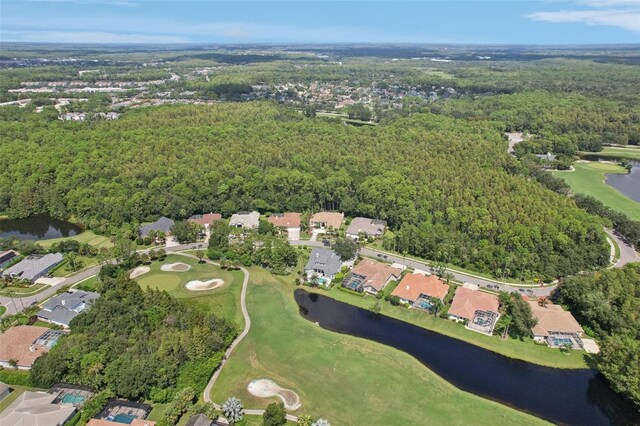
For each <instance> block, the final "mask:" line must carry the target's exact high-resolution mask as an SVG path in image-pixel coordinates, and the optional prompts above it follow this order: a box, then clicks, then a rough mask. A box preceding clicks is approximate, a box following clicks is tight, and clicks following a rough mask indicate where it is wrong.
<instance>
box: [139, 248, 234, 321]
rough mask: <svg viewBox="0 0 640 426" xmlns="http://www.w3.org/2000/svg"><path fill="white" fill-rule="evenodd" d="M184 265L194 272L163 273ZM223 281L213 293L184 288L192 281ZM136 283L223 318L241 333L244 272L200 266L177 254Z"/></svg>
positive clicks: (168, 257) (158, 263) (158, 264)
mask: <svg viewBox="0 0 640 426" xmlns="http://www.w3.org/2000/svg"><path fill="white" fill-rule="evenodd" d="M171 263H185V264H187V265H189V266H191V268H189V270H187V271H183V272H168V271H162V270H161V269H160V268H161V266H162V265H167V264H171ZM214 278H215V279H221V280H223V281H224V284H222V285H221V286H220V287H216V288H213V289H211V290H201V291H191V290H188V289H186V288H185V285H186V283H188V282H189V281H209V280H211V279H214ZM134 280H135V281H136V282H137V283H138V284H139V285H140V287H142V288H143V289H146V288H153V289H158V290H164V291H166V292H167V293H169V294H170V295H171V296H173V297H175V298H177V299H180V300H182V301H183V302H184V303H186V304H187V305H189V306H191V307H193V308H194V309H198V310H202V311H206V312H209V313H212V314H215V315H216V316H218V317H220V318H226V319H228V320H230V321H232V322H234V323H235V325H236V326H237V327H238V329H239V330H240V329H242V327H243V325H244V320H243V318H242V313H241V311H240V291H241V289H242V272H240V271H228V270H225V269H222V268H220V267H219V266H216V265H212V264H210V263H199V262H198V259H193V258H191V257H187V256H181V255H178V254H169V255H168V256H167V257H166V259H165V260H163V261H162V262H153V263H152V264H151V265H149V272H147V273H146V274H144V275H140V276H139V277H137V278H134Z"/></svg>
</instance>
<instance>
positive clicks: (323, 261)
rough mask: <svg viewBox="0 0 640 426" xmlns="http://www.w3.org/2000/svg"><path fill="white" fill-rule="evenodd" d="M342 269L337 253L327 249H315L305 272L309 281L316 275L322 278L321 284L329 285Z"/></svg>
mask: <svg viewBox="0 0 640 426" xmlns="http://www.w3.org/2000/svg"><path fill="white" fill-rule="evenodd" d="M340 269H342V261H341V260H340V256H338V254H337V253H336V252H334V251H333V250H328V249H325V248H314V249H313V250H311V256H309V261H308V262H307V265H306V266H305V267H304V272H305V274H306V275H307V279H311V277H312V276H313V275H314V274H315V275H317V276H318V277H319V278H321V279H320V284H329V283H330V282H331V280H332V279H333V278H334V277H335V276H336V274H337V273H338V272H340Z"/></svg>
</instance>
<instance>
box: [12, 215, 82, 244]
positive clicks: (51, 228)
mask: <svg viewBox="0 0 640 426" xmlns="http://www.w3.org/2000/svg"><path fill="white" fill-rule="evenodd" d="M80 232H82V228H81V227H80V226H78V225H74V224H73V223H69V222H66V221H64V220H59V219H54V218H52V217H50V216H47V215H37V216H30V217H27V218H24V219H0V238H6V237H18V238H19V239H21V240H48V239H50V238H61V237H73V236H74V235H77V234H79V233H80Z"/></svg>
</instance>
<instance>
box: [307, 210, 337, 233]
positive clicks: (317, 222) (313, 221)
mask: <svg viewBox="0 0 640 426" xmlns="http://www.w3.org/2000/svg"><path fill="white" fill-rule="evenodd" d="M343 220H344V213H338V212H318V213H316V214H314V215H313V216H311V218H310V219H309V227H310V228H316V229H323V230H326V229H329V228H331V229H335V230H338V229H340V226H341V225H342V221H343Z"/></svg>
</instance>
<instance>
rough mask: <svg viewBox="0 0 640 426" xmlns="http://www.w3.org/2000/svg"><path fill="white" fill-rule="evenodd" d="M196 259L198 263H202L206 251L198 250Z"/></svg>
mask: <svg viewBox="0 0 640 426" xmlns="http://www.w3.org/2000/svg"><path fill="white" fill-rule="evenodd" d="M196 257H197V258H198V263H202V259H204V250H196Z"/></svg>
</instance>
